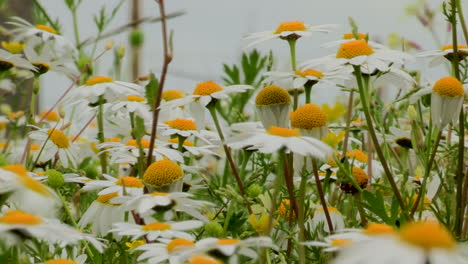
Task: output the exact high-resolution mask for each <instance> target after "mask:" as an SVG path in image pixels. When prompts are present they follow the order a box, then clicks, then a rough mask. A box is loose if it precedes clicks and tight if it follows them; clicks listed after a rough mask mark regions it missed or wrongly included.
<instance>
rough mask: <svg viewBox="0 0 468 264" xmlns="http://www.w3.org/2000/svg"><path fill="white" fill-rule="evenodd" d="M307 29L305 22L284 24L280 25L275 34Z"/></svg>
mask: <svg viewBox="0 0 468 264" xmlns="http://www.w3.org/2000/svg"><path fill="white" fill-rule="evenodd" d="M306 29H307V27H306V26H305V25H304V22H301V21H290V22H283V23H281V24H279V26H278V28H277V29H276V31H275V34H279V33H281V32H284V31H304V30H306Z"/></svg>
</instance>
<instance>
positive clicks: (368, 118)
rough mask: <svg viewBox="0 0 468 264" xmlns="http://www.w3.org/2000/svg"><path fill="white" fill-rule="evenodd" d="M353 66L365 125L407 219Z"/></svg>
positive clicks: (356, 69)
mask: <svg viewBox="0 0 468 264" xmlns="http://www.w3.org/2000/svg"><path fill="white" fill-rule="evenodd" d="M353 67H354V73H355V76H356V80H357V83H358V86H359V95H360V97H361V104H362V110H363V111H364V115H365V116H366V122H367V127H368V129H369V133H370V135H371V138H372V142H373V143H374V147H375V151H376V152H377V156H378V157H379V160H380V162H381V163H382V167H383V168H384V171H385V175H386V176H387V180H388V181H389V183H390V186H391V187H392V190H393V194H394V195H395V196H396V198H397V200H398V203H399V204H400V208H401V211H402V212H403V214H404V215H405V218H407V219H408V218H409V216H408V212H407V211H406V206H405V202H404V201H403V198H402V197H401V193H400V191H399V189H398V186H397V184H396V182H395V179H393V175H392V172H391V171H390V168H389V167H388V164H387V160H386V158H385V156H384V154H383V152H382V149H381V148H380V145H379V141H378V140H377V135H376V134H375V130H374V125H373V123H372V117H371V115H370V112H369V106H368V104H367V98H366V94H365V92H366V91H365V89H364V85H363V82H362V74H361V68H360V66H353Z"/></svg>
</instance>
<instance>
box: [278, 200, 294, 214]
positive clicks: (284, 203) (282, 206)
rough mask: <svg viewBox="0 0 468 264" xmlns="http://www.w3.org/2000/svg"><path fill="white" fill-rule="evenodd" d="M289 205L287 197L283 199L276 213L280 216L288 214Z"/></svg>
mask: <svg viewBox="0 0 468 264" xmlns="http://www.w3.org/2000/svg"><path fill="white" fill-rule="evenodd" d="M290 207H291V201H289V199H283V201H282V202H281V204H280V206H279V207H278V213H279V215H280V216H281V217H285V216H287V215H288V212H289V208H290Z"/></svg>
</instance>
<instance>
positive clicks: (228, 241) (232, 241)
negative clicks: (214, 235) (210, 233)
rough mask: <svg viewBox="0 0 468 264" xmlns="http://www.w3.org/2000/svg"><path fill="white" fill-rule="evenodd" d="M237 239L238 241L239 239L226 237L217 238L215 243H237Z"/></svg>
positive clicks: (224, 244)
mask: <svg viewBox="0 0 468 264" xmlns="http://www.w3.org/2000/svg"><path fill="white" fill-rule="evenodd" d="M239 241H240V240H239V239H230V238H226V239H219V240H218V241H216V244H218V245H222V246H227V245H236V244H238V243H239Z"/></svg>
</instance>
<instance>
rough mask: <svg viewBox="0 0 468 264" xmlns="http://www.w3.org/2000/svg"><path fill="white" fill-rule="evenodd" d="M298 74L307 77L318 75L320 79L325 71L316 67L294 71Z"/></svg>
mask: <svg viewBox="0 0 468 264" xmlns="http://www.w3.org/2000/svg"><path fill="white" fill-rule="evenodd" d="M294 73H295V74H296V75H299V76H302V77H307V76H314V77H317V78H318V79H320V78H322V77H323V73H322V72H320V71H317V70H314V69H307V70H303V71H301V70H296V71H295V72H294Z"/></svg>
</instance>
